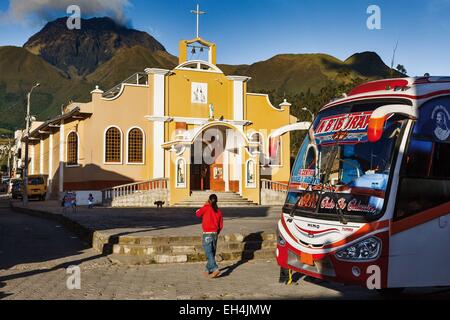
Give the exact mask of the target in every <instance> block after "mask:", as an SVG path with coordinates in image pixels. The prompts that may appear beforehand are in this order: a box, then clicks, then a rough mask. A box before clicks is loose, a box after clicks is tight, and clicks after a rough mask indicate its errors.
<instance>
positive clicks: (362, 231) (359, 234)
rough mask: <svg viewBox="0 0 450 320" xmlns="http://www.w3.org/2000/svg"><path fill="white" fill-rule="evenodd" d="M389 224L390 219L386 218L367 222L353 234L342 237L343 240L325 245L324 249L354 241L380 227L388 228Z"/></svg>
mask: <svg viewBox="0 0 450 320" xmlns="http://www.w3.org/2000/svg"><path fill="white" fill-rule="evenodd" d="M388 226H389V220H384V221H378V222H373V223H368V224H365V225H363V226H362V227H361V229H359V230H358V231H356V232H355V233H354V234H352V235H350V236H348V237H347V238H345V239H342V240H340V241H338V242H335V243H331V244H329V245H326V246H324V249H327V248H336V247H340V246H343V245H345V244H346V243H348V242H351V241H354V240H357V239H358V238H361V237H363V236H365V235H366V234H368V233H371V232H373V231H376V230H379V229H383V228H386V227H388Z"/></svg>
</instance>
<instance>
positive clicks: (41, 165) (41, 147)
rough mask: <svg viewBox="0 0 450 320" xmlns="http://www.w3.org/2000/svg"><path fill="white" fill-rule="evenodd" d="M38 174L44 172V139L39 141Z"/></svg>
mask: <svg viewBox="0 0 450 320" xmlns="http://www.w3.org/2000/svg"><path fill="white" fill-rule="evenodd" d="M39 174H44V139H42V138H41V140H40V141H39Z"/></svg>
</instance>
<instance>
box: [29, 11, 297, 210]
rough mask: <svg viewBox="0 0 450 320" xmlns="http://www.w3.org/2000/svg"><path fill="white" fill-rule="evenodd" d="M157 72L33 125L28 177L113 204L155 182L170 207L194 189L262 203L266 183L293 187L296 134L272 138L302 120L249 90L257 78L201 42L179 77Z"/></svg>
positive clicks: (189, 51) (190, 47)
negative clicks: (112, 198)
mask: <svg viewBox="0 0 450 320" xmlns="http://www.w3.org/2000/svg"><path fill="white" fill-rule="evenodd" d="M197 18H198V17H197ZM190 56H195V58H191V57H190ZM149 67H150V68H148V69H145V70H144V71H143V72H141V73H137V74H135V75H132V76H131V77H130V78H128V79H127V80H125V81H124V82H123V83H121V84H120V85H118V86H116V87H114V88H112V89H110V90H108V91H102V90H101V89H100V88H99V87H97V88H96V89H95V90H93V91H92V92H91V95H92V99H91V101H90V102H88V103H77V102H73V103H71V104H70V105H68V106H67V107H66V108H65V110H64V112H63V114H61V115H59V116H57V117H55V118H53V119H50V120H48V121H46V122H34V123H33V125H32V132H31V134H30V149H29V154H30V157H31V162H30V167H29V172H30V174H42V175H45V176H47V177H48V185H49V189H48V190H49V191H48V195H47V197H50V198H55V199H56V198H58V197H61V195H62V193H63V192H66V191H69V190H70V191H76V192H77V193H80V194H81V193H82V194H89V193H95V194H97V195H99V194H100V192H101V191H103V197H104V194H105V192H107V191H108V190H131V192H132V191H133V190H137V189H133V188H136V186H139V185H141V187H140V188H142V185H143V184H145V183H147V186H148V187H146V188H147V189H148V188H153V187H152V186H155V185H158V186H159V188H161V187H162V188H164V189H167V195H166V198H165V200H166V201H167V202H168V204H170V205H175V204H178V203H180V202H183V201H185V200H186V199H188V198H189V197H190V196H191V194H192V192H194V191H213V192H234V193H236V194H239V195H241V196H242V197H245V198H246V199H249V200H250V201H251V202H254V203H256V204H260V203H261V194H260V188H261V180H262V179H265V180H270V181H273V182H280V183H287V182H288V180H289V176H290V154H291V152H290V137H289V133H287V134H284V135H281V136H273V135H272V134H273V133H274V132H276V131H277V129H280V128H283V127H286V126H289V125H290V124H293V123H296V122H297V119H296V118H295V117H293V116H291V115H290V107H291V105H290V104H289V103H288V102H286V101H285V102H284V103H282V104H281V105H279V106H273V105H272V103H271V102H270V101H269V98H268V96H267V95H265V94H257V93H250V92H248V91H247V84H248V82H249V81H251V79H250V78H249V77H245V76H234V75H225V74H224V73H223V72H222V71H221V70H220V68H219V67H218V66H217V64H216V45H215V44H214V43H211V42H208V41H206V40H204V39H202V38H201V37H199V36H198V35H197V37H196V38H194V39H192V40H182V41H181V42H180V44H179V65H178V66H177V67H175V68H174V69H173V70H164V69H156V68H151V66H149ZM278 131H279V130H278ZM157 182H159V184H157ZM161 183H162V184H161ZM124 185H125V187H123V188H121V189H120V186H124ZM127 186H128V189H127ZM114 188H116V189H114ZM118 188H119V189H118ZM97 197H98V196H97Z"/></svg>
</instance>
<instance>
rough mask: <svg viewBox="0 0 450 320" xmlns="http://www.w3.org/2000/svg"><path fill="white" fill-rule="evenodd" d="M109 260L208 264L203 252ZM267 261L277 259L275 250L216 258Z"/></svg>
mask: <svg viewBox="0 0 450 320" xmlns="http://www.w3.org/2000/svg"><path fill="white" fill-rule="evenodd" d="M108 258H109V259H110V260H111V261H112V262H113V263H117V264H123V265H145V264H173V263H192V262H206V256H205V254H204V253H203V252H198V253H189V254H178V255H168V254H158V255H152V256H150V255H147V256H126V255H120V254H111V255H109V256H108ZM263 259H264V260H266V259H270V260H273V259H275V250H274V249H263V250H259V251H252V250H249V251H236V252H222V253H219V254H218V255H217V256H216V260H217V262H219V263H220V262H222V261H240V260H263Z"/></svg>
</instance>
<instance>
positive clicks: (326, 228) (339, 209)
mask: <svg viewBox="0 0 450 320" xmlns="http://www.w3.org/2000/svg"><path fill="white" fill-rule="evenodd" d="M277 234H278V244H277V249H276V259H277V262H278V265H279V266H280V268H281V270H282V271H286V270H290V271H291V272H292V271H294V272H298V273H301V274H304V275H307V276H310V277H314V278H319V279H324V280H330V281H335V282H340V283H345V284H354V285H361V286H364V287H366V288H370V289H380V290H381V291H383V289H393V290H401V289H402V288H407V287H435V286H449V285H450V77H416V78H400V79H387V80H380V81H373V82H369V83H366V84H363V85H360V86H358V87H356V88H354V89H353V90H352V91H351V92H350V93H349V94H348V95H343V97H340V98H339V99H336V100H334V101H332V102H330V103H328V104H327V105H325V106H324V107H323V108H322V109H321V110H320V111H319V113H318V115H317V117H316V118H315V120H314V122H313V123H312V125H311V127H310V129H309V130H307V134H306V137H305V138H304V141H303V144H302V145H301V147H300V150H299V153H298V155H297V158H296V160H295V164H294V166H293V171H292V174H291V178H290V181H289V188H288V195H287V198H286V202H285V205H284V206H283V210H282V215H281V218H280V220H279V222H278V228H277ZM374 276H376V277H374ZM377 278H378V279H377ZM369 283H371V285H369ZM371 286H372V287H371ZM386 291H387V290H386Z"/></svg>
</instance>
